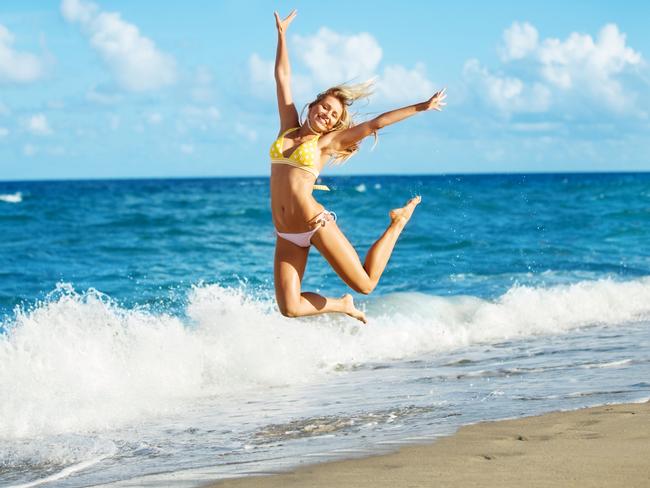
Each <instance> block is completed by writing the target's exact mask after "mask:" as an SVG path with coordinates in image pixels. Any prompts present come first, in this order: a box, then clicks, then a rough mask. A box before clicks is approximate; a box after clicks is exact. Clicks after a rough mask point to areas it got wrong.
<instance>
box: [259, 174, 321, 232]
mask: <svg viewBox="0 0 650 488" xmlns="http://www.w3.org/2000/svg"><path fill="white" fill-rule="evenodd" d="M314 181H315V178H314V175H312V174H311V173H309V172H307V171H304V170H302V169H300V168H294V167H292V166H289V165H285V164H272V165H271V212H272V215H273V225H275V229H276V230H277V231H278V232H288V233H294V232H307V231H309V230H311V229H312V228H313V220H314V219H315V218H316V217H317V216H318V214H320V213H321V212H322V211H323V210H324V207H323V206H322V205H321V204H320V203H318V202H317V201H316V199H315V198H314V197H313V196H312V190H313V186H314Z"/></svg>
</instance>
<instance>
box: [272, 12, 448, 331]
mask: <svg viewBox="0 0 650 488" xmlns="http://www.w3.org/2000/svg"><path fill="white" fill-rule="evenodd" d="M295 16H296V11H295V10H294V11H293V12H291V13H290V14H289V16H288V17H287V18H285V19H284V20H282V19H280V16H279V15H278V13H277V12H275V22H276V27H277V30H278V47H277V52H276V59H275V80H276V85H277V97H278V110H279V114H280V133H279V136H278V139H277V140H276V141H275V142H274V143H273V145H272V146H271V150H270V154H271V163H272V164H271V210H272V213H273V223H274V225H275V229H276V233H277V240H276V247H275V265H274V277H275V294H276V299H277V302H278V306H279V308H280V311H281V312H282V314H283V315H285V316H287V317H302V316H306V315H316V314H321V313H331V312H339V313H345V314H347V315H349V316H351V317H354V318H356V319H358V320H360V321H362V322H364V323H365V322H366V317H365V315H364V313H363V312H362V311H360V310H358V309H357V308H355V306H354V303H353V302H352V296H351V295H344V296H343V297H341V298H327V297H323V296H321V295H318V294H316V293H312V292H302V291H301V281H302V277H303V274H304V272H305V265H306V264H307V256H308V254H309V247H310V245H312V244H313V245H314V246H315V247H316V249H318V251H319V252H320V253H321V254H322V255H323V257H325V259H326V260H327V261H328V262H329V263H330V265H331V266H332V268H333V269H334V270H335V271H336V273H337V274H338V275H339V276H340V277H341V278H342V279H343V281H345V283H347V284H348V286H350V287H351V288H352V289H353V290H355V291H357V292H359V293H364V294H368V293H370V292H371V291H372V290H373V289H374V288H375V286H377V282H378V281H379V278H380V277H381V274H382V273H383V271H384V268H385V267H386V264H387V263H388V259H389V258H390V255H391V253H392V252H393V248H394V247H395V243H396V242H397V238H398V237H399V235H400V234H401V232H402V230H403V229H404V226H405V225H406V223H407V222H408V220H409V219H410V218H411V215H412V214H413V211H414V210H415V207H416V206H417V205H418V204H419V203H420V197H416V198H412V199H411V200H409V201H408V202H407V204H406V205H405V206H404V207H402V208H398V209H394V210H391V212H390V214H389V216H390V224H389V225H388V228H387V229H386V231H385V232H384V233H383V235H382V236H381V237H380V238H379V239H378V240H377V242H375V243H374V244H373V245H372V247H371V248H370V250H369V251H368V254H367V256H366V259H365V262H364V263H363V264H362V263H361V261H360V260H359V256H358V255H357V253H356V251H355V250H354V248H353V247H352V245H351V244H350V243H349V242H348V240H347V239H346V237H345V236H344V235H343V233H342V232H341V231H340V229H339V228H338V226H337V225H336V216H335V215H334V214H333V212H328V211H327V210H325V208H324V207H323V206H322V205H321V204H319V203H318V202H317V201H316V199H315V198H314V197H313V196H312V190H313V189H323V188H322V187H320V185H314V183H315V181H316V179H317V178H318V175H319V173H320V170H321V169H322V168H323V166H324V165H325V164H326V163H327V162H328V161H329V160H331V159H334V161H337V160H338V161H344V160H346V159H347V158H349V157H350V156H351V155H352V154H354V152H356V150H357V149H358V146H359V143H360V141H361V140H362V139H364V138H365V137H368V136H369V135H371V134H375V133H376V132H377V131H378V130H379V129H381V128H383V127H385V126H387V125H389V124H394V123H395V122H399V121H401V120H403V119H405V118H407V117H410V116H412V115H415V114H416V113H417V112H424V111H427V110H440V109H441V108H442V106H444V105H445V104H444V102H443V100H444V99H445V93H444V90H442V91H440V92H438V93H436V94H435V95H433V97H431V98H430V99H429V100H427V101H426V102H423V103H419V104H415V105H410V106H408V107H403V108H400V109H397V110H393V111H391V112H386V113H384V114H382V115H380V116H378V117H376V118H374V119H372V120H369V121H367V122H364V123H362V124H359V125H355V126H353V125H352V122H351V120H350V115H349V113H348V110H347V107H348V106H349V105H351V104H352V102H353V101H354V100H357V99H359V98H362V97H367V96H368V95H369V94H370V87H371V84H370V83H362V84H359V85H341V86H337V87H333V88H330V89H329V90H327V91H325V92H323V93H321V94H319V95H318V97H317V98H316V100H314V101H313V102H311V103H310V104H309V106H308V112H307V116H306V119H305V122H304V123H303V124H301V123H300V119H299V117H298V111H297V110H296V107H295V105H294V103H293V99H292V96H291V87H290V83H291V80H290V78H291V68H290V66H289V57H288V53H287V46H286V41H285V32H286V30H287V28H288V27H289V24H291V22H292V21H293V19H294V17H295ZM325 189H326V188H325Z"/></svg>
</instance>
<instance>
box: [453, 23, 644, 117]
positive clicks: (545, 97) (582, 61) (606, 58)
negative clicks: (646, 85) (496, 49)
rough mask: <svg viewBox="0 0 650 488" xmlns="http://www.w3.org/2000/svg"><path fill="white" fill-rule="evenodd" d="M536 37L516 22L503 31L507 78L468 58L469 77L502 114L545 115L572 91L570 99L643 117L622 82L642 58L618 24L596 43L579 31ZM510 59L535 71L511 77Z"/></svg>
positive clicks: (530, 28)
mask: <svg viewBox="0 0 650 488" xmlns="http://www.w3.org/2000/svg"><path fill="white" fill-rule="evenodd" d="M538 37H539V36H538V33H537V30H536V29H535V27H533V26H532V25H531V24H529V23H527V22H524V23H519V22H515V23H513V24H512V25H511V26H510V27H509V28H508V29H506V30H505V31H504V33H503V39H504V45H503V46H501V47H500V52H501V60H502V61H503V62H504V64H503V65H502V66H501V67H500V68H501V70H502V71H505V73H506V74H503V75H501V74H498V75H497V74H494V73H493V72H491V71H490V70H488V69H487V68H484V67H482V66H481V65H480V63H479V62H478V61H477V60H475V59H470V60H468V61H467V62H466V63H465V70H464V73H465V75H466V77H467V79H468V80H469V81H470V82H473V83H474V86H475V87H477V88H478V89H479V90H480V91H479V94H481V95H482V94H483V90H485V94H486V95H487V99H488V100H489V101H490V102H491V104H492V105H493V106H494V107H496V108H498V109H499V110H500V111H502V112H504V113H513V112H538V111H546V110H548V109H549V108H550V107H551V105H552V104H553V103H555V100H556V99H557V98H559V97H558V95H560V94H562V93H567V94H569V93H570V94H571V97H569V98H570V99H574V100H584V98H585V97H587V98H590V99H591V100H592V102H593V104H594V106H596V107H600V106H602V105H606V106H608V107H609V108H610V109H611V110H614V111H618V112H624V111H630V112H635V113H637V115H639V116H642V115H643V113H642V112H641V111H639V110H638V109H637V108H636V107H635V100H636V97H637V95H636V93H634V91H633V90H626V89H625V88H624V86H623V82H622V80H621V75H623V74H624V73H634V70H635V68H637V67H639V66H640V65H642V64H643V58H642V56H641V54H640V53H639V52H637V51H635V50H634V49H632V48H631V47H629V46H627V45H626V36H625V34H624V33H621V32H620V31H619V29H618V27H617V26H616V25H615V24H607V25H605V26H604V27H603V28H602V29H601V30H600V32H599V34H598V37H597V38H596V39H595V40H594V38H592V37H591V36H590V35H589V34H580V33H577V32H573V33H571V34H570V35H569V36H568V37H567V38H566V39H565V40H560V39H556V38H547V39H543V40H541V41H540V40H539V39H538ZM512 61H520V62H526V63H527V65H526V66H528V67H529V68H532V72H531V71H530V70H529V71H528V73H529V77H528V79H527V80H526V81H524V80H523V79H521V78H520V77H518V76H510V75H508V74H507V73H508V71H510V70H511V68H510V62H512ZM519 76H521V75H519ZM639 79H641V78H640V76H639ZM551 94H553V97H551ZM565 99H567V97H565Z"/></svg>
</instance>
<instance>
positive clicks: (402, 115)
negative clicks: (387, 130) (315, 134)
mask: <svg viewBox="0 0 650 488" xmlns="http://www.w3.org/2000/svg"><path fill="white" fill-rule="evenodd" d="M446 90H447V89H446V88H443V89H442V90H440V91H439V92H436V93H435V94H434V95H433V96H432V97H431V98H429V99H428V100H427V101H425V102H422V103H416V104H414V105H409V106H407V107H402V108H398V109H396V110H391V111H390V112H385V113H383V114H381V115H379V116H377V117H375V118H374V119H371V120H368V121H367V122H363V123H362V124H359V125H355V126H354V127H350V128H349V129H344V130H341V131H334V132H330V133H329V134H326V135H325V136H323V138H322V139H323V143H324V146H325V147H326V148H327V149H331V150H337V151H338V150H342V149H346V148H348V147H350V146H352V145H353V144H355V143H357V142H359V141H360V140H362V139H363V138H365V137H368V136H369V135H371V134H374V133H375V132H377V131H378V130H379V129H382V128H384V127H386V126H387V125H391V124H395V123H397V122H400V121H402V120H404V119H406V118H408V117H411V116H413V115H415V114H416V113H418V112H426V111H427V110H437V111H441V110H442V107H444V106H445V105H446V103H445V102H444V100H445V98H446V97H447V95H446V93H445V91H446Z"/></svg>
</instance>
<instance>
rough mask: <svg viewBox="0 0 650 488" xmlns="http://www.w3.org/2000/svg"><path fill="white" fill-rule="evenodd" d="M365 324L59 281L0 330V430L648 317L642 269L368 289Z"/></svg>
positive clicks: (163, 407) (219, 297)
mask: <svg viewBox="0 0 650 488" xmlns="http://www.w3.org/2000/svg"><path fill="white" fill-rule="evenodd" d="M367 312H368V316H369V317H370V324H369V325H367V326H358V325H356V323H355V322H354V321H352V320H351V319H348V318H344V317H339V316H327V317H325V316H323V317H318V318H310V319H304V320H295V319H294V320H292V319H286V318H284V317H282V316H280V315H279V314H278V313H277V312H276V311H275V309H274V305H273V304H272V302H270V301H269V300H267V299H260V298H255V297H252V296H250V295H247V294H246V293H245V292H244V291H242V290H236V289H229V288H223V287H220V286H217V285H208V286H200V287H196V288H195V289H194V290H193V291H192V292H191V293H190V296H189V297H188V303H187V309H186V314H187V317H189V321H188V319H183V320H182V319H181V318H179V317H175V316H172V315H165V314H154V313H151V312H147V311H144V310H137V309H126V308H123V307H120V306H118V305H116V304H115V303H113V302H111V301H110V300H109V299H107V298H106V297H105V296H102V295H101V294H99V293H97V292H95V291H88V292H85V293H83V294H78V293H76V292H74V291H73V290H72V289H71V288H69V287H66V286H61V287H60V289H59V290H58V291H57V293H55V294H54V295H52V296H51V297H50V298H49V299H48V300H46V301H45V302H44V303H42V304H40V305H39V306H37V307H35V308H34V309H33V310H30V311H18V312H16V315H15V317H14V318H13V319H12V321H11V322H9V323H4V324H3V326H4V327H5V329H7V333H6V334H4V335H0V365H1V367H0V419H2V422H0V438H4V439H17V438H21V437H31V436H37V435H48V434H65V433H74V432H83V431H88V430H101V429H105V428H112V427H116V426H119V425H120V424H124V423H127V422H131V421H134V420H136V419H141V418H148V417H151V416H155V415H159V414H166V413H169V412H172V411H175V410H177V409H179V408H181V407H182V405H183V404H186V402H187V401H188V400H192V399H196V398H199V397H205V396H216V397H218V396H219V395H220V394H224V393H226V392H233V391H239V390H242V389H247V388H254V387H257V386H261V385H262V386H263V385H284V384H299V383H304V382H312V381H315V380H317V379H318V378H319V377H320V376H322V375H326V374H332V372H333V371H336V370H340V369H341V368H340V367H341V365H343V366H349V365H354V364H361V363H366V362H373V361H384V360H389V359H401V358H406V357H409V356H414V355H419V354H423V353H436V352H438V351H449V350H453V349H457V348H459V347H463V346H467V345H471V344H476V343H486V342H495V341H503V340H508V339H514V338H525V337H528V336H532V335H538V334H554V333H562V332H566V331H569V330H571V329H575V328H578V327H582V326H587V325H591V324H602V325H606V326H616V325H619V324H624V323H629V322H630V321H638V320H646V319H648V318H650V278H643V279H638V280H634V281H627V282H615V281H612V280H599V281H590V282H580V283H577V284H573V285H562V286H555V287H550V288H532V287H514V288H512V289H510V290H509V291H508V292H507V293H506V294H504V295H503V296H501V297H500V298H499V299H497V300H494V301H486V300H482V299H479V298H475V297H456V298H443V297H435V296H430V295H425V294H420V293H404V294H396V295H390V296H386V297H380V298H377V299H375V300H372V301H370V302H369V303H368V310H367Z"/></svg>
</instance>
